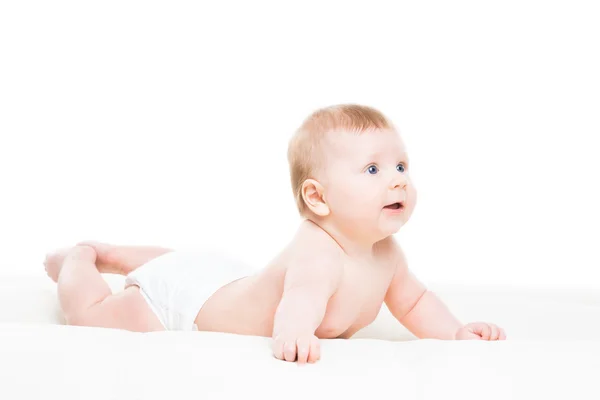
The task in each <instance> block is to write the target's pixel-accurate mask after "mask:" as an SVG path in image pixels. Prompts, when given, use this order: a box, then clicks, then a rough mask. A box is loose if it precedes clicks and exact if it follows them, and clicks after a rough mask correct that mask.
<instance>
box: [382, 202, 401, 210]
mask: <svg viewBox="0 0 600 400" xmlns="http://www.w3.org/2000/svg"><path fill="white" fill-rule="evenodd" d="M383 208H384V209H386V210H402V209H403V208H404V204H402V203H401V202H397V203H392V204H388V205H387V206H385V207H383Z"/></svg>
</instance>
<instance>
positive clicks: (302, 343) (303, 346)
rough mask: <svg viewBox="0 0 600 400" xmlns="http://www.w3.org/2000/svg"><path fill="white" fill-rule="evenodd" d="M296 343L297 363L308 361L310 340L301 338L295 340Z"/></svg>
mask: <svg viewBox="0 0 600 400" xmlns="http://www.w3.org/2000/svg"><path fill="white" fill-rule="evenodd" d="M297 345H298V364H304V363H306V362H307V361H308V355H309V352H310V340H309V339H305V338H301V339H298V341H297Z"/></svg>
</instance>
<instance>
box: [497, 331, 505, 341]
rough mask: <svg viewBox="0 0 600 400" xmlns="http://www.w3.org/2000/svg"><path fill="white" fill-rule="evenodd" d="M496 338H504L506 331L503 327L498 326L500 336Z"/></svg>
mask: <svg viewBox="0 0 600 400" xmlns="http://www.w3.org/2000/svg"><path fill="white" fill-rule="evenodd" d="M498 338H499V339H500V340H506V332H504V329H502V328H500V336H499V337H498Z"/></svg>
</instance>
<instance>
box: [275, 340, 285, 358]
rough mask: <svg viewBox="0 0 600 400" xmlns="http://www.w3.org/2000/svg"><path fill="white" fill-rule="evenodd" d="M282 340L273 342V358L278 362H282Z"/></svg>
mask: <svg viewBox="0 0 600 400" xmlns="http://www.w3.org/2000/svg"><path fill="white" fill-rule="evenodd" d="M283 344H284V341H283V340H279V339H275V340H273V356H275V358H277V359H279V360H283V359H284V358H283V357H284V356H283Z"/></svg>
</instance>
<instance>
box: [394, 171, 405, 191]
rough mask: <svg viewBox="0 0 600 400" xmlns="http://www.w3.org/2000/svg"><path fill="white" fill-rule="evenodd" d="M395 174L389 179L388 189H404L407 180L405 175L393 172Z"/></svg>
mask: <svg viewBox="0 0 600 400" xmlns="http://www.w3.org/2000/svg"><path fill="white" fill-rule="evenodd" d="M395 175H396V176H394V177H393V178H392V179H391V180H390V189H397V188H400V189H404V188H405V187H406V185H407V184H408V180H407V179H406V177H405V176H403V175H400V174H397V173H396V174H395Z"/></svg>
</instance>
